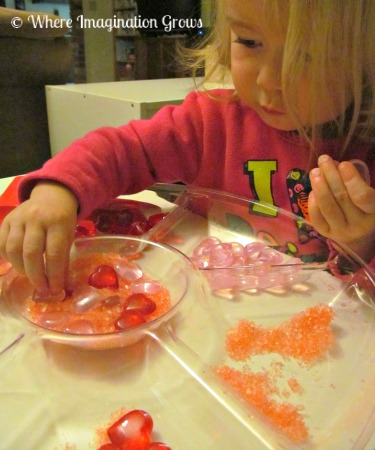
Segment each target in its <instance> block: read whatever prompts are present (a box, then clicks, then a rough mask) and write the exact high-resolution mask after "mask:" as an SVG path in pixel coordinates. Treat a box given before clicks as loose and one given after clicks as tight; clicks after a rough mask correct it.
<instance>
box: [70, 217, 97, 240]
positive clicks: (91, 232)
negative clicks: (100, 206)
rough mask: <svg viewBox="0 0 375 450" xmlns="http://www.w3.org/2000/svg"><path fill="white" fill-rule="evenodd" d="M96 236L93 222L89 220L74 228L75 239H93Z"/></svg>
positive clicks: (79, 223) (82, 221)
mask: <svg viewBox="0 0 375 450" xmlns="http://www.w3.org/2000/svg"><path fill="white" fill-rule="evenodd" d="M96 235H97V232H96V227H95V224H94V222H92V221H91V220H81V221H80V222H78V224H77V227H76V233H75V237H76V238H80V237H94V236H96Z"/></svg>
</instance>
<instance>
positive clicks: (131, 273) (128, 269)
mask: <svg viewBox="0 0 375 450" xmlns="http://www.w3.org/2000/svg"><path fill="white" fill-rule="evenodd" d="M115 270H116V272H117V273H118V274H119V275H120V277H122V278H125V279H126V280H128V281H135V280H138V279H139V278H142V275H143V272H142V269H141V268H140V267H139V265H138V264H135V263H131V262H129V261H119V262H118V263H117V264H116V265H115Z"/></svg>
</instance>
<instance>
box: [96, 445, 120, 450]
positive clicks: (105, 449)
mask: <svg viewBox="0 0 375 450" xmlns="http://www.w3.org/2000/svg"><path fill="white" fill-rule="evenodd" d="M98 450H120V448H119V447H117V445H114V444H104V445H101V446H100V447H99V448H98Z"/></svg>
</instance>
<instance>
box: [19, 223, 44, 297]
mask: <svg viewBox="0 0 375 450" xmlns="http://www.w3.org/2000/svg"><path fill="white" fill-rule="evenodd" d="M44 249H45V230H44V228H43V227H41V226H37V225H34V224H33V223H31V224H30V223H29V224H28V225H27V226H26V229H25V236H24V239H23V253H22V256H23V264H24V269H25V274H26V276H27V278H28V279H29V280H30V282H31V284H32V285H33V286H35V288H36V289H37V290H38V291H40V292H43V291H47V290H48V280H47V277H46V273H45V265H44Z"/></svg>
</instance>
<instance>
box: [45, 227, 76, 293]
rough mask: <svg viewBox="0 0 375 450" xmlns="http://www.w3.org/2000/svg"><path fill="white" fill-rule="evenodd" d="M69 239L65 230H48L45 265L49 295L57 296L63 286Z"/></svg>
mask: <svg viewBox="0 0 375 450" xmlns="http://www.w3.org/2000/svg"><path fill="white" fill-rule="evenodd" d="M70 245H71V239H70V236H69V233H67V230H66V229H64V228H60V227H55V228H53V229H51V230H49V232H48V235H47V241H46V252H45V263H46V274H47V278H48V283H49V288H50V291H51V293H53V294H58V293H59V292H61V291H62V289H63V288H64V285H65V277H66V272H67V266H68V262H69V253H70Z"/></svg>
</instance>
